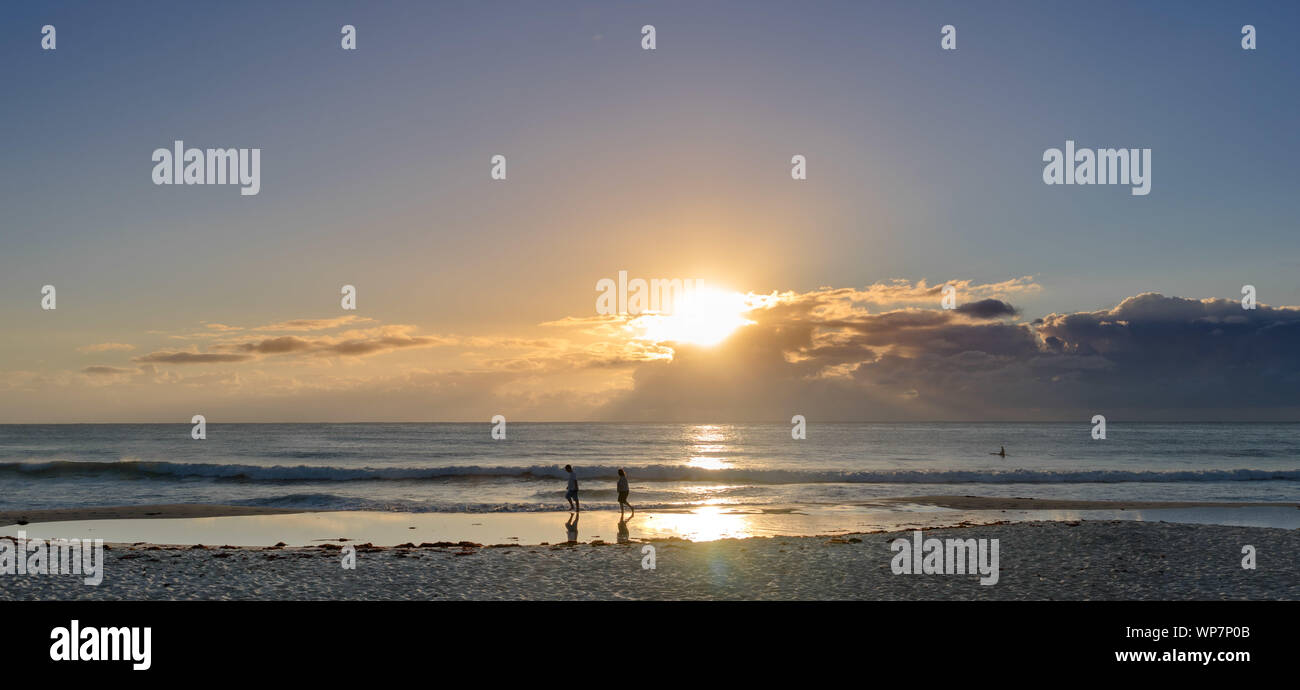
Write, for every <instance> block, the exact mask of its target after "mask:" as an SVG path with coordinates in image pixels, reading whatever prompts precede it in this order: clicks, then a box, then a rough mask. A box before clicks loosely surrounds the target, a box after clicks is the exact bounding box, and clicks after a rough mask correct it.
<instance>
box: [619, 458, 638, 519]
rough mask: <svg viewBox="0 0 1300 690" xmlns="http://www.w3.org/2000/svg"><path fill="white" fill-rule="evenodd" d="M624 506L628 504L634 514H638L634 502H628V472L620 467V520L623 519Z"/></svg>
mask: <svg viewBox="0 0 1300 690" xmlns="http://www.w3.org/2000/svg"><path fill="white" fill-rule="evenodd" d="M623 506H627V509H628V510H630V511H632V515H633V516H635V515H636V508H633V507H632V504H631V503H628V502H627V473H626V472H624V471H623V470H622V469H619V471H618V518H619V519H620V520H622V519H623Z"/></svg>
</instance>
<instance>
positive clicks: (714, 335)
mask: <svg viewBox="0 0 1300 690" xmlns="http://www.w3.org/2000/svg"><path fill="white" fill-rule="evenodd" d="M753 308H754V305H753V304H751V303H750V299H749V297H748V296H746V295H744V294H741V293H739V292H731V291H728V290H720V289H718V288H714V287H708V286H706V287H702V288H700V289H698V290H696V291H695V292H694V293H693V294H691V295H689V296H688V297H687V298H686V299H684V300H682V303H681V304H679V305H676V308H674V309H673V311H672V313H667V314H653V313H652V314H641V315H639V316H637V317H635V318H633V319H632V320H631V321H629V322H628V326H629V327H630V328H631V329H632V331H633V333H634V334H635V336H634V337H636V338H639V339H642V340H650V341H654V342H660V343H662V342H679V343H692V344H695V345H716V344H718V343H720V342H722V341H723V340H726V339H727V336H729V335H731V334H732V333H734V332H735V331H736V329H738V328H740V327H741V326H745V325H748V324H751V323H754V322H753V321H750V320H749V319H746V318H745V316H744V314H745V313H746V312H748V311H749V310H751V309H753Z"/></svg>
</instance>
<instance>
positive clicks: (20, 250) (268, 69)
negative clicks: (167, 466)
mask: <svg viewBox="0 0 1300 690" xmlns="http://www.w3.org/2000/svg"><path fill="white" fill-rule="evenodd" d="M1297 20H1300V6H1297V5H1295V4H1294V3H1283V2H1275V3H1256V2H1241V3H1230V4H1229V3H1211V2H1169V3H1158V2H1151V3H1141V4H1140V5H1139V4H1136V3H1125V2H1113V3H1112V2H1097V3H1087V4H1086V5H1085V4H1082V3H1065V2H998V3H970V2H927V3H906V2H829V1H821V0H816V1H814V2H805V3H790V2H775V1H766V0H759V1H752V2H723V1H710V2H698V1H697V2H660V1H655V2H645V1H637V0H605V1H602V2H569V1H558V2H547V3H534V2H279V3H260V2H222V3H203V4H197V3H190V4H186V5H184V6H181V5H177V4H175V3H166V2H145V1H136V2H121V3H111V4H110V3H90V2H75V3H74V2H43V3H6V4H4V5H3V6H0V62H3V64H4V65H5V69H4V70H3V71H2V72H0V132H3V135H0V151H2V152H3V157H2V158H0V322H2V323H3V324H4V329H3V333H4V335H3V337H2V338H0V423H36V422H146V421H148V422H167V421H177V422H188V421H189V419H190V417H191V415H193V414H205V415H207V417H208V419H209V421H215V420H221V421H382V420H397V421H477V420H487V419H489V418H490V417H491V416H493V415H495V414H503V415H506V416H507V417H508V418H510V419H512V420H515V419H517V420H538V421H558V420H633V421H651V420H673V421H695V422H706V421H726V420H746V421H766V420H771V421H777V420H788V418H789V417H790V416H791V415H793V414H805V415H815V416H816V418H818V419H824V420H857V419H867V420H875V419H879V420H895V419H897V420H911V419H922V420H923V419H943V420H954V419H955V420H965V419H1026V420H1033V419H1075V418H1078V417H1079V416H1085V417H1090V416H1091V414H1093V413H1100V412H1103V411H1113V413H1112V414H1114V415H1117V416H1118V417H1120V418H1128V419H1159V420H1187V421H1195V420H1216V419H1224V420H1229V419H1231V420H1237V419H1241V420H1260V421H1263V420H1287V421H1292V420H1296V419H1297V418H1298V417H1297V411H1298V410H1300V405H1297V403H1296V396H1295V395H1294V393H1293V391H1295V390H1296V387H1295V384H1296V382H1297V379H1300V371H1298V369H1300V368H1298V367H1297V361H1296V355H1295V353H1296V352H1297V351H1298V350H1297V349H1296V346H1297V345H1300V331H1298V329H1300V326H1298V325H1297V324H1298V323H1300V318H1298V316H1297V314H1300V310H1297V309H1296V308H1295V307H1291V308H1287V305H1300V271H1298V270H1297V269H1298V268H1300V251H1297V250H1300V235H1298V233H1297V232H1296V231H1295V230H1296V223H1295V218H1296V217H1297V211H1300V201H1298V200H1297V196H1298V195H1297V194H1296V192H1295V190H1296V189H1297V183H1300V173H1297V171H1296V161H1297V154H1298V153H1300V140H1298V137H1300V135H1298V134H1297V131H1296V127H1295V113H1296V112H1297V110H1298V108H1297V106H1298V105H1300V103H1297V101H1298V100H1300V89H1297V88H1296V87H1297V81H1298V80H1297V74H1298V73H1300V72H1298V69H1300V46H1297V45H1296V44H1295V42H1294V41H1290V40H1288V39H1289V35H1288V32H1289V31H1290V30H1291V29H1292V28H1293V27H1295V26H1297V25H1300V22H1298V21H1297ZM46 24H51V25H54V26H55V27H56V30H57V48H56V49H55V50H42V49H41V45H40V43H41V28H42V26H44V25H46ZM345 24H348V25H352V26H355V27H356V30H357V49H356V50H355V51H348V50H343V49H342V48H341V46H340V40H341V34H340V28H341V27H342V26H343V25H345ZM646 24H651V25H653V26H654V27H655V30H656V41H657V44H656V48H655V50H653V51H651V50H643V49H642V31H641V27H642V26H643V25H646ZM1244 24H1251V25H1253V26H1255V27H1256V30H1257V37H1258V48H1257V49H1256V50H1251V51H1248V50H1243V49H1242V47H1241V43H1240V42H1241V27H1242V25H1244ZM944 25H952V26H954V27H955V28H956V37H957V49H956V50H952V51H945V50H942V49H941V47H940V39H941V38H942V35H941V33H940V29H941V27H942V26H944ZM1067 139H1069V140H1074V141H1076V142H1077V143H1078V146H1080V147H1090V148H1116V147H1131V148H1150V149H1151V151H1152V154H1151V155H1152V171H1151V172H1152V182H1151V192H1150V194H1148V195H1146V196H1135V195H1132V194H1130V192H1129V190H1128V187H1126V186H1103V185H1095V186H1049V185H1046V184H1044V182H1043V177H1042V174H1043V166H1044V163H1043V154H1044V151H1046V150H1047V149H1049V148H1063V147H1064V146H1065V142H1066V140H1067ZM176 140H183V141H184V142H185V143H186V145H187V146H194V147H200V148H208V147H215V148H226V147H236V148H239V147H244V148H260V149H261V188H260V192H259V193H258V194H257V195H251V196H245V195H241V194H239V192H238V190H237V187H232V186H224V185H209V186H198V185H194V186H184V185H155V184H154V183H153V180H152V177H151V172H152V170H153V162H152V160H151V154H152V153H153V151H154V150H155V149H157V148H170V147H171V146H172V144H173V142H174V141H176ZM497 154H500V155H504V156H506V158H507V161H508V167H507V171H508V172H507V178H506V179H505V180H493V179H491V177H490V175H489V172H490V164H489V161H490V159H491V157H492V156H494V155H497ZM794 155H803V156H805V157H806V160H807V179H806V180H798V181H796V180H793V179H792V178H791V157H792V156H794ZM619 271H627V272H628V274H629V275H631V276H634V277H643V278H647V279H648V278H682V279H700V280H703V281H705V282H706V283H707V284H708V285H710V286H716V287H717V288H718V289H719V290H721V291H724V292H725V293H726V294H728V295H735V294H740V295H753V296H764V298H763V299H761V300H760V299H757V298H755V299H751V300H749V301H747V302H745V305H746V306H747V307H749V306H752V307H753V310H752V311H746V312H744V313H743V314H739V313H736V310H734V309H733V310H731V312H729V313H727V314H721V315H719V314H709V315H706V319H709V320H715V319H714V317H722V316H725V317H727V318H733V317H734V318H741V319H742V320H743V321H744V322H746V323H745V325H743V326H740V327H738V328H736V329H734V332H730V333H728V334H727V337H726V338H724V339H722V340H721V342H717V343H712V344H702V343H699V342H689V340H690V337H689V334H688V336H687V337H686V338H685V340H686V342H683V341H682V340H677V341H664V340H661V339H659V337H661V335H662V333H663V332H664V331H663V330H662V329H660V330H654V329H648V328H645V327H644V326H645V324H638V323H633V322H632V320H631V319H629V318H612V319H611V318H607V317H605V316H602V315H600V314H598V313H597V312H596V311H595V309H594V306H593V304H594V300H595V297H596V295H597V293H596V292H595V290H594V289H593V287H594V286H595V285H596V283H597V281H599V280H601V279H603V278H616V277H617V275H618V273H619ZM950 283H951V284H954V285H955V286H958V287H959V289H958V292H957V294H956V297H957V301H958V302H959V303H961V304H971V305H975V304H977V303H982V304H983V306H979V307H971V308H968V309H966V310H965V311H962V310H944V309H942V307H941V304H940V294H939V289H940V288H941V287H942V286H943V285H946V284H950ZM45 285H54V286H55V287H56V289H57V308H56V309H54V310H44V309H42V308H41V297H42V295H41V289H42V287H43V286H45ZM343 285H353V286H355V287H356V289H357V309H356V310H355V311H345V310H343V309H342V308H341V306H340V288H341V286H343ZM1243 285H1253V286H1255V287H1256V289H1257V291H1258V302H1259V305H1260V306H1259V308H1257V309H1255V310H1253V311H1246V310H1243V309H1242V308H1241V305H1240V304H1239V300H1240V299H1241V290H1242V286H1243ZM988 300H993V301H996V303H994V302H992V301H988ZM727 303H728V304H731V302H727ZM715 321H716V320H715ZM668 330H669V331H671V330H672V329H668ZM656 333H659V334H661V335H660V336H654V334H656ZM677 333H678V335H679V336H680V335H681V332H680V330H679V331H677ZM1102 408H1104V410H1103V409H1102ZM810 418H812V417H811V416H810Z"/></svg>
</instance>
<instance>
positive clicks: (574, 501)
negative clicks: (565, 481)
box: [564, 465, 582, 512]
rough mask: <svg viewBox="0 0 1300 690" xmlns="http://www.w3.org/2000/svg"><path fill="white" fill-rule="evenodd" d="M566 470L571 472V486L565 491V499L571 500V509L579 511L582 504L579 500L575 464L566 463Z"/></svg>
mask: <svg viewBox="0 0 1300 690" xmlns="http://www.w3.org/2000/svg"><path fill="white" fill-rule="evenodd" d="M564 471H565V472H568V473H569V488H568V489H567V490H565V492H564V499H565V500H566V501H568V502H569V510H572V511H574V512H579V511H581V510H582V504H581V503H579V502H578V475H577V474H576V473H575V472H574V471H573V465H565V466H564Z"/></svg>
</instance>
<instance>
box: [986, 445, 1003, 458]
mask: <svg viewBox="0 0 1300 690" xmlns="http://www.w3.org/2000/svg"><path fill="white" fill-rule="evenodd" d="M989 455H997V456H1000V457H1004V458H1005V457H1007V447H1006V446H998V452H996V453H989Z"/></svg>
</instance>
